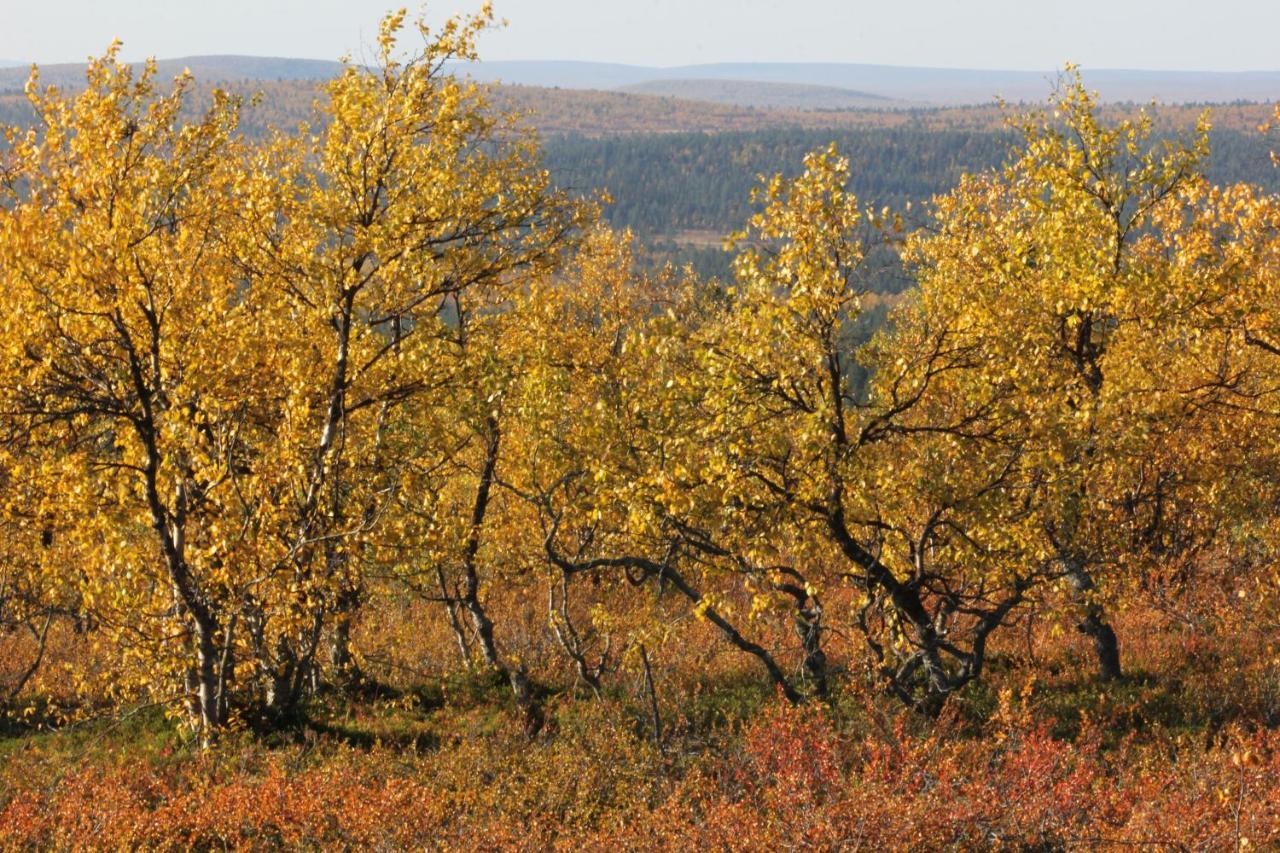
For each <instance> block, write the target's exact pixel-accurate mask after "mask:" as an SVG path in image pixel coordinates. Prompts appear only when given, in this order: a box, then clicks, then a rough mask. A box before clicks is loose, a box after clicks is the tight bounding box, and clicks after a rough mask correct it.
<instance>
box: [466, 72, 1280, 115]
mask: <svg viewBox="0 0 1280 853" xmlns="http://www.w3.org/2000/svg"><path fill="white" fill-rule="evenodd" d="M463 68H464V70H465V73H467V74H469V75H470V76H472V77H473V78H474V79H476V80H480V81H487V82H496V81H501V82H504V83H516V84H523V85H528V86H546V87H561V88H568V89H621V88H627V87H634V86H638V85H641V84H650V83H654V82H657V81H680V80H735V81H742V80H753V81H759V82H761V83H785V84H792V85H803V86H825V87H833V88H839V89H852V90H854V91H858V92H863V93H868V94H873V95H876V96H879V97H883V98H889V99H893V100H899V101H911V102H915V103H918V104H930V105H938V106H956V105H963V104H984V103H990V102H991V101H993V100H994V99H995V98H996V97H997V96H1000V97H1003V98H1004V99H1006V100H1008V101H1012V102H1040V101H1043V100H1044V97H1045V95H1046V94H1047V93H1048V91H1049V89H1050V87H1051V85H1052V83H1053V80H1054V77H1055V74H1054V72H1051V71H1044V72H1039V71H998V70H962V69H948V68H909V67H900V66H892V65H857V64H840V63H723V64H715V65H690V66H681V67H675V68H654V67H645V66H634V65H617V64H608V63H591V62H538V61H529V62H479V63H471V64H467V65H466V66H463ZM1085 82H1086V83H1087V84H1088V85H1089V86H1091V87H1093V88H1096V89H1097V90H1098V91H1099V92H1100V93H1101V95H1102V97H1103V99H1104V100H1107V101H1111V102H1126V101H1150V100H1152V99H1155V100H1158V101H1161V102H1165V103H1200V102H1230V101H1275V100H1280V71H1259V72H1198V71H1125V70H1108V69H1098V70H1090V69H1086V70H1085Z"/></svg>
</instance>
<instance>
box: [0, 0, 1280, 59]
mask: <svg viewBox="0 0 1280 853" xmlns="http://www.w3.org/2000/svg"><path fill="white" fill-rule="evenodd" d="M478 3H479V0H441V1H440V2H433V3H431V4H430V6H429V8H430V11H431V15H432V16H433V17H439V16H441V15H443V14H445V13H446V12H451V11H465V10H469V9H474V8H476V7H477V6H478ZM393 5H400V4H395V3H394V2H393V0H198V2H197V1H196V0H0V58H3V59H12V60H24V61H26V60H37V61H40V62H43V63H51V62H71V61H81V60H83V59H84V58H85V57H86V56H87V55H89V54H90V53H98V52H100V51H101V50H102V48H103V47H104V46H105V45H106V44H107V43H108V42H109V41H110V40H111V38H112V37H113V36H119V37H121V38H123V39H124V40H125V42H126V55H127V56H128V57H129V58H140V57H142V56H147V55H156V56H160V57H173V56H186V55H193V54H210V53H247V54H257V55H266V56H293V57H310V58H319V59H333V58H336V57H337V56H338V55H340V54H342V53H343V52H345V51H348V50H351V51H355V50H357V49H358V48H359V47H360V46H361V45H362V44H368V42H369V41H370V36H371V34H372V33H373V32H374V31H375V29H376V22H377V20H378V18H379V17H380V15H381V14H382V13H383V12H385V11H386V10H387V9H388V8H389V7H391V6H393ZM408 5H409V8H410V9H411V10H412V9H415V8H418V7H417V6H416V5H415V4H408ZM495 6H496V10H497V12H498V14H499V16H501V17H505V18H507V19H508V20H509V21H510V26H509V27H508V28H507V29H506V30H505V31H503V32H498V33H493V34H490V35H489V36H488V37H487V38H486V39H485V41H484V42H483V44H482V51H483V54H484V56H485V58H488V59H578V60H593V61H608V62H624V63H633V64H642V65H682V64H692V63H699V62H727V61H750V62H777V61H799V62H803V61H813V62H818V61H821V62H868V63H884V64H892V65H927V66H936V67H956V68H999V69H1027V70H1044V69H1050V68H1054V67H1056V66H1059V65H1061V64H1062V63H1063V62H1064V61H1067V60H1071V61H1075V62H1079V63H1081V64H1083V65H1085V66H1086V67H1092V68H1150V69H1187V70H1221V71H1240V70H1277V69H1280V39H1278V38H1277V35H1278V34H1280V0H1062V2H1045V0H899V2H889V0H785V2H784V0H495Z"/></svg>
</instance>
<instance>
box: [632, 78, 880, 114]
mask: <svg viewBox="0 0 1280 853" xmlns="http://www.w3.org/2000/svg"><path fill="white" fill-rule="evenodd" d="M621 91H623V92H629V93H633V94H640V95H660V96H663V97H673V98H684V99H686V100H690V101H706V102H708V103H713V104H729V105H731V106H740V107H763V108H766V109H793V110H855V109H867V108H871V109H884V108H886V107H890V106H897V105H898V104H899V102H897V101H893V100H891V99H889V98H885V97H882V96H880V95H873V94H871V93H870V92H859V91H856V90H854V89H841V88H838V87H836V86H811V85H806V84H802V83H762V82H759V81H755V80H650V81H647V82H645V83H635V84H633V85H630V86H624V87H622V89H621Z"/></svg>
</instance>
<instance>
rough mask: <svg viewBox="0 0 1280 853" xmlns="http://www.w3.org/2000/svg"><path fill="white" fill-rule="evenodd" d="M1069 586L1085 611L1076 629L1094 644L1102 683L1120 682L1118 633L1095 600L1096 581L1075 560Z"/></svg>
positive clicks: (1070, 567) (1071, 563)
mask: <svg viewBox="0 0 1280 853" xmlns="http://www.w3.org/2000/svg"><path fill="white" fill-rule="evenodd" d="M1067 582H1068V583H1069V584H1071V591H1072V593H1073V594H1074V595H1075V598H1076V601H1077V602H1079V603H1080V604H1081V606H1083V607H1084V617H1083V618H1082V619H1081V620H1080V622H1079V624H1078V625H1077V626H1076V629H1077V630H1078V631H1080V633H1082V634H1084V635H1085V636H1087V637H1088V638H1089V639H1090V640H1092V641H1093V653H1094V657H1095V658H1096V660H1097V664H1098V677H1099V678H1100V679H1102V680H1103V681H1114V680H1115V679H1118V678H1120V677H1121V676H1122V675H1123V671H1122V670H1121V668H1120V641H1119V640H1118V639H1117V638H1116V632H1115V629H1114V628H1112V627H1111V624H1110V623H1109V622H1107V620H1106V611H1104V610H1103V609H1102V605H1100V604H1098V602H1097V601H1095V600H1094V599H1093V592H1094V590H1095V589H1096V588H1097V587H1096V584H1095V583H1094V581H1093V577H1092V576H1091V575H1090V574H1089V571H1088V570H1087V569H1086V568H1085V567H1084V566H1083V564H1082V563H1081V561H1080V560H1078V559H1076V558H1071V559H1069V560H1068V562H1067Z"/></svg>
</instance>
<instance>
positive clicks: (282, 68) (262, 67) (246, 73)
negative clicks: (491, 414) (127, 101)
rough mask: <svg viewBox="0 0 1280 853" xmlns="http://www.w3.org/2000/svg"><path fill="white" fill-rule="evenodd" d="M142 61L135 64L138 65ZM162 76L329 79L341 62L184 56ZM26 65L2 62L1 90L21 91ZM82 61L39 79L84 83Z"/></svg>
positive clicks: (48, 69) (160, 65)
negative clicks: (8, 65)
mask: <svg viewBox="0 0 1280 853" xmlns="http://www.w3.org/2000/svg"><path fill="white" fill-rule="evenodd" d="M140 65H141V63H134V66H135V67H138V66H140ZM156 66H157V67H156V71H157V74H158V75H159V76H160V78H161V79H171V78H173V77H176V76H178V75H179V74H181V73H182V69H184V68H190V69H191V73H192V74H194V75H195V77H196V79H197V80H200V81H201V82H205V83H226V82H240V81H244V80H263V81H273V80H274V81H281V80H327V79H328V78H330V77H332V76H333V75H334V74H336V73H337V72H338V69H339V68H341V65H340V64H339V63H337V62H331V61H329V60H324V59H285V58H280V57H273V56H184V57H179V58H177V59H161V60H159V61H158V62H157V63H156ZM27 68H28V66H26V65H24V66H22V67H17V68H5V67H3V63H0V91H20V90H21V89H22V87H23V85H25V84H26V82H27ZM84 69H85V66H84V64H83V63H68V64H60V65H41V66H40V80H41V81H42V82H43V83H46V84H51V85H56V86H77V85H80V84H82V83H83V82H84Z"/></svg>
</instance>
